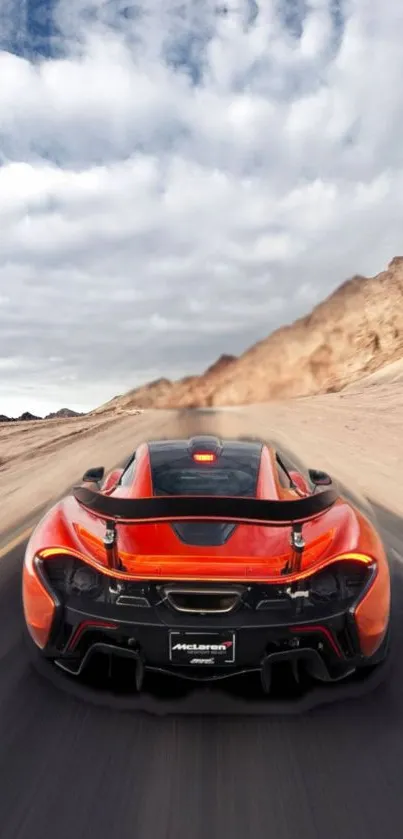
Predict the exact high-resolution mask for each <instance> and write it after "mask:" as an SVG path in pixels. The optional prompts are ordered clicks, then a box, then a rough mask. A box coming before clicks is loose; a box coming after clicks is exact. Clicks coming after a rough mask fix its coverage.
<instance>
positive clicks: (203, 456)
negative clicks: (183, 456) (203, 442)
mask: <svg viewBox="0 0 403 839" xmlns="http://www.w3.org/2000/svg"><path fill="white" fill-rule="evenodd" d="M192 457H193V460H195V461H196V463H213V462H214V461H215V460H217V456H216V455H215V454H214V452H195V454H194V455H192Z"/></svg>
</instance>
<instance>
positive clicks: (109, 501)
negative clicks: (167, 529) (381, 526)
mask: <svg viewBox="0 0 403 839" xmlns="http://www.w3.org/2000/svg"><path fill="white" fill-rule="evenodd" d="M73 496H74V498H75V499H76V501H78V503H79V504H80V505H81V506H82V507H84V508H85V509H86V510H88V512H90V513H94V514H95V515H96V516H97V517H98V518H100V519H103V520H104V521H105V523H106V533H105V537H104V545H105V549H106V551H107V555H108V564H109V565H110V567H112V568H120V567H121V563H120V559H119V556H118V551H117V545H116V525H117V524H118V523H120V524H129V525H130V524H131V525H138V524H152V523H156V522H164V521H165V522H172V521H186V520H191V521H196V520H202V521H226V522H237V523H239V524H254V525H263V526H268V527H287V526H291V528H292V533H291V547H292V548H293V553H292V557H291V560H290V562H291V571H296V570H298V569H299V567H300V565H301V556H302V552H303V549H304V547H305V542H304V540H303V537H302V524H303V523H304V522H307V521H309V520H310V519H313V518H316V517H317V516H319V515H320V514H321V513H325V512H326V510H329V509H330V508H331V507H332V506H333V505H334V504H335V502H336V501H337V499H338V498H339V493H338V491H337V489H336V487H335V485H334V484H332V485H331V486H330V487H327V488H326V489H325V490H320V491H318V492H316V493H314V494H312V495H308V496H306V497H303V498H296V499H295V501H273V500H269V501H266V500H264V499H259V498H239V497H227V496H210V495H209V496H201V495H197V496H195V495H192V496H190V495H188V496H184V495H181V496H172V495H169V496H155V497H152V498H119V497H113V496H108V495H103V494H102V493H101V492H96V491H94V490H92V489H89V488H88V487H85V486H78V487H74V489H73ZM289 570H290V569H289V568H288V566H287V572H288V571H289Z"/></svg>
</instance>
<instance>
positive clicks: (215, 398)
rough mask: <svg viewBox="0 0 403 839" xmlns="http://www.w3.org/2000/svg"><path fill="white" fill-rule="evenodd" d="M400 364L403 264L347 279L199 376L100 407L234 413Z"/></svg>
mask: <svg viewBox="0 0 403 839" xmlns="http://www.w3.org/2000/svg"><path fill="white" fill-rule="evenodd" d="M402 357H403V257H395V258H394V259H393V260H392V261H391V263H390V264H389V266H388V268H387V270H386V271H382V272H381V273H380V274H377V275H376V276H375V277H362V276H354V277H352V278H351V279H349V280H347V281H346V282H344V283H343V284H342V285H341V286H340V287H339V288H338V289H337V290H336V291H335V292H334V293H333V294H331V295H330V296H329V297H328V298H327V299H326V300H324V301H323V302H322V303H320V304H319V305H318V306H316V307H315V309H314V310H313V311H312V312H311V314H309V315H307V316H305V317H303V318H300V319H299V320H297V321H295V323H293V324H290V325H288V326H283V327H281V328H280V329H277V330H276V331H275V332H273V333H272V334H271V335H269V336H268V338H265V339H264V340H263V341H259V343H257V344H255V345H254V346H253V347H251V348H250V349H249V350H247V351H246V352H245V353H243V354H242V355H241V356H239V357H238V358H236V357H234V356H226V355H225V356H221V357H220V358H219V359H218V360H217V361H216V362H215V363H214V364H213V365H212V366H211V367H209V368H208V370H206V371H205V372H204V373H203V374H201V375H199V376H187V377H186V378H184V379H180V380H179V381H175V382H172V381H169V380H167V379H159V380H158V381H156V382H151V383H150V384H147V385H144V386H142V387H140V388H137V389H135V390H132V391H130V392H129V393H128V394H125V395H124V396H121V397H116V399H115V400H112V401H111V402H110V403H108V405H107V406H103V407H104V408H106V407H109V406H110V407H111V408H119V406H120V407H125V408H127V407H129V406H130V405H132V406H133V407H138V408H182V407H208V406H225V405H241V404H248V403H255V402H267V401H270V400H273V399H288V398H292V397H300V396H309V395H312V394H318V393H326V392H332V391H339V390H341V389H343V388H344V387H346V386H347V385H351V384H352V383H354V382H356V381H358V380H359V379H360V378H361V377H363V376H367V375H368V374H370V373H373V372H374V371H376V370H379V369H380V368H382V367H383V366H384V365H386V364H389V363H390V362H393V361H396V360H397V359H399V358H402Z"/></svg>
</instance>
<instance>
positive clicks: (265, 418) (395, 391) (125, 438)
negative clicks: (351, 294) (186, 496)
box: [0, 382, 403, 532]
mask: <svg viewBox="0 0 403 839" xmlns="http://www.w3.org/2000/svg"><path fill="white" fill-rule="evenodd" d="M189 423H190V425H189V429H190V433H195V429H196V427H197V430H202V429H204V430H208V431H214V432H215V433H217V434H221V435H223V436H225V435H228V436H240V435H243V434H251V435H254V436H255V435H256V436H259V437H262V438H264V439H267V438H270V437H272V438H273V439H275V440H276V441H278V443H280V444H282V445H284V446H286V447H287V448H289V449H291V450H293V451H294V452H295V454H296V455H297V456H299V457H300V458H301V459H303V460H304V462H306V463H307V465H310V466H313V467H318V468H323V469H326V470H328V471H330V472H331V473H333V474H334V475H335V476H336V477H339V478H340V480H342V481H343V482H344V483H345V484H346V485H349V486H351V487H352V488H353V489H357V490H359V491H360V492H363V493H364V494H365V495H367V496H369V497H370V498H372V499H373V500H374V501H376V502H378V503H380V504H382V505H383V506H385V507H387V508H389V509H391V510H392V511H394V512H396V513H398V514H403V497H402V493H401V491H400V475H401V473H402V472H403V438H402V432H401V429H402V427H403V383H400V382H399V383H391V384H388V383H386V384H379V385H376V386H375V387H371V388H368V389H362V390H361V391H359V390H357V391H356V392H354V391H349V392H344V393H340V394H329V395H326V396H317V397H309V398H304V399H297V400H292V401H284V402H273V403H270V404H265V405H254V406H247V407H241V408H237V409H235V410H234V411H228V412H225V411H223V412H218V413H216V414H214V413H212V414H210V415H208V414H204V415H203V414H199V415H195V416H194V418H193V420H189ZM186 431H187V429H186V422H185V424H184V420H183V414H182V417H181V418H180V417H179V415H178V414H177V413H175V412H173V411H147V412H144V413H143V414H140V415H133V416H128V415H124V416H123V417H122V415H121V414H120V415H117V416H115V417H114V416H111V415H110V414H108V415H105V416H102V415H98V416H95V417H94V416H93V417H80V418H77V419H74V420H62V421H60V420H57V421H55V422H49V423H46V424H45V423H43V422H35V423H18V424H13V426H10V425H0V493H1V510H0V532H4V531H9V530H10V529H11V528H12V527H14V526H15V525H16V524H17V523H18V522H19V521H21V520H22V519H24V518H26V517H27V516H28V515H31V514H32V513H34V511H35V510H36V509H40V508H41V507H42V506H43V505H44V504H47V503H49V502H50V501H51V500H52V499H53V498H56V497H58V496H59V495H60V494H61V493H62V492H63V491H64V490H65V488H66V487H67V486H69V485H71V484H72V483H73V482H74V481H75V480H77V478H78V476H79V475H80V474H82V473H83V472H84V471H85V469H86V468H88V466H94V465H101V464H102V465H104V466H105V467H106V468H107V469H108V468H112V467H113V466H114V465H115V464H116V463H118V462H119V461H121V460H122V459H123V458H125V457H126V456H127V455H128V454H129V453H130V450H131V449H132V448H134V447H135V446H136V445H137V443H138V442H139V441H140V440H142V439H147V438H150V437H152V436H154V437H160V436H161V437H166V436H169V435H172V436H177V435H178V433H186Z"/></svg>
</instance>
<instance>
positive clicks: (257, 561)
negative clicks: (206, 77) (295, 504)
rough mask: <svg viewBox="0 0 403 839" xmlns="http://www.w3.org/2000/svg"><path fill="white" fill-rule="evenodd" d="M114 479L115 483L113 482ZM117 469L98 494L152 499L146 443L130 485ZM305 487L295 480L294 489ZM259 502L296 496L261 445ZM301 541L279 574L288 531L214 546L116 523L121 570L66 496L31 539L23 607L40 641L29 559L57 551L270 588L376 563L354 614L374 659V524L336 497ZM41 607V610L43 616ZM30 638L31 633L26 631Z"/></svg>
mask: <svg viewBox="0 0 403 839" xmlns="http://www.w3.org/2000/svg"><path fill="white" fill-rule="evenodd" d="M112 474H113V478H112ZM120 474H121V470H114V473H111V474H110V475H109V476H107V477H106V479H105V481H104V484H103V491H105V490H106V492H107V494H108V495H110V494H112V495H114V496H120V497H124V498H145V497H151V496H152V494H153V487H152V480H151V470H150V462H149V454H148V447H147V444H143V445H142V446H140V447H139V449H138V450H137V453H136V470H135V475H134V479H133V482H132V483H131V484H130V485H129V486H119V487H116V488H115V489H113V483H114V481H115V482H116V480H118V479H119V477H120ZM304 486H305V479H304V478H303V477H302V476H300V480H299V482H298V488H299V490H301V489H303V488H304ZM257 497H258V498H261V499H262V498H263V499H264V498H266V499H278V500H280V499H290V498H297V497H298V496H297V493H296V492H295V491H293V490H290V489H286V488H284V487H282V486H281V483H280V480H279V476H278V471H277V468H276V463H275V453H274V451H272V450H271V449H270V448H269V447H263V450H262V458H261V466H260V471H259V477H258V484H257ZM303 532H304V540H305V543H306V547H305V550H304V552H303V556H302V565H301V570H300V572H299V573H297V574H288V575H284V574H281V571H282V569H283V567H284V565H285V562H286V560H287V559H288V558H289V556H290V527H270V526H261V525H253V524H252V525H251V524H242V523H241V524H239V525H238V527H237V528H236V530H235V532H234V533H233V535H232V536H231V538H230V539H229V540H228V541H227V542H226V543H225V544H223V545H219V546H217V547H214V546H212V547H208V548H206V547H202V546H193V545H187V544H184V543H183V542H182V541H181V540H180V539H179V538H178V536H177V535H176V534H175V532H174V530H173V528H172V527H171V526H170V524H169V523H166V522H158V523H157V524H156V523H146V524H129V525H128V524H118V525H117V533H118V546H119V556H120V558H121V561H122V563H123V565H124V569H125V570H124V571H123V572H122V571H118V570H114V569H111V568H109V567H108V564H107V557H106V552H105V548H104V546H103V536H104V533H105V524H104V522H102V521H101V520H100V519H99V518H97V516H96V515H95V514H93V513H91V512H89V511H87V510H85V509H84V508H83V507H82V506H81V505H80V504H79V503H78V502H77V501H76V500H75V498H74V497H73V496H67V497H65V498H64V499H63V500H62V501H61V502H59V503H58V504H56V505H55V506H54V507H53V508H52V509H51V510H50V511H49V512H48V513H47V515H46V516H45V517H44V518H43V519H42V521H41V523H40V524H39V526H38V527H37V528H36V530H35V531H34V533H33V534H32V536H31V539H30V541H29V544H28V548H27V553H26V561H25V564H24V572H23V574H24V578H23V591H24V610H25V617H26V620H27V623H28V626H30V627H34V628H35V632H36V633H37V635H38V637H39V636H40V640H41V642H42V640H43V637H44V636H45V635H46V631H47V628H49V627H50V624H51V606H50V603H49V594H48V592H47V591H46V589H45V588H44V586H43V585H42V584H41V583H40V581H39V580H38V579H37V580H36V582H34V579H33V578H34V577H37V574H36V572H35V567H34V562H33V560H34V557H35V556H41V557H44V558H50V557H52V556H60V555H61V554H62V553H65V554H70V555H74V556H76V557H79V558H81V559H83V560H84V561H85V562H87V563H88V564H90V565H93V566H94V567H96V568H97V569H98V570H99V571H103V572H104V573H107V574H108V575H110V576H114V577H116V578H124V579H126V580H127V579H132V580H142V579H144V580H159V579H165V580H166V579H169V580H181V581H189V580H198V581H225V582H230V581H231V582H241V581H245V580H248V581H250V582H253V581H254V582H256V581H258V582H261V583H268V584H270V583H275V582H279V581H280V580H281V582H282V583H284V582H292V581H294V580H297V579H303V578H306V577H307V576H309V575H310V574H312V572H314V571H318V570H320V569H321V568H323V567H325V566H326V565H328V564H329V563H331V562H334V561H336V560H340V558H346V559H350V560H351V559H356V560H357V561H362V562H366V563H368V564H370V563H372V562H376V565H377V570H376V576H375V580H374V582H373V583H372V585H371V587H370V589H369V591H368V592H367V594H366V595H365V596H364V597H363V599H362V600H361V601H360V603H359V605H358V606H357V607H356V610H355V617H356V623H357V627H358V632H359V637H360V644H361V649H362V652H363V654H364V655H367V656H368V655H371V654H372V653H373V652H375V651H376V649H377V648H378V647H379V645H380V643H381V642H382V639H383V637H384V635H385V632H386V629H387V626H388V621H389V610H390V579H389V567H388V562H387V558H386V555H385V551H384V548H383V545H382V542H381V540H380V538H379V536H378V534H377V532H376V530H375V528H374V527H373V525H372V524H371V523H370V522H369V521H368V520H367V519H366V518H365V517H364V516H363V515H362V514H361V513H360V512H359V511H358V510H357V509H356V508H355V507H354V506H353V505H351V504H350V503H349V502H347V501H346V500H344V499H339V500H338V501H337V502H336V503H335V504H334V506H333V507H331V508H330V509H329V510H327V511H326V512H325V513H323V514H321V515H320V516H318V517H317V518H316V519H314V520H312V521H309V522H307V523H306V524H305V525H304V531H303ZM41 609H42V612H43V617H42V619H41V618H40V614H41ZM31 634H33V633H31Z"/></svg>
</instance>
